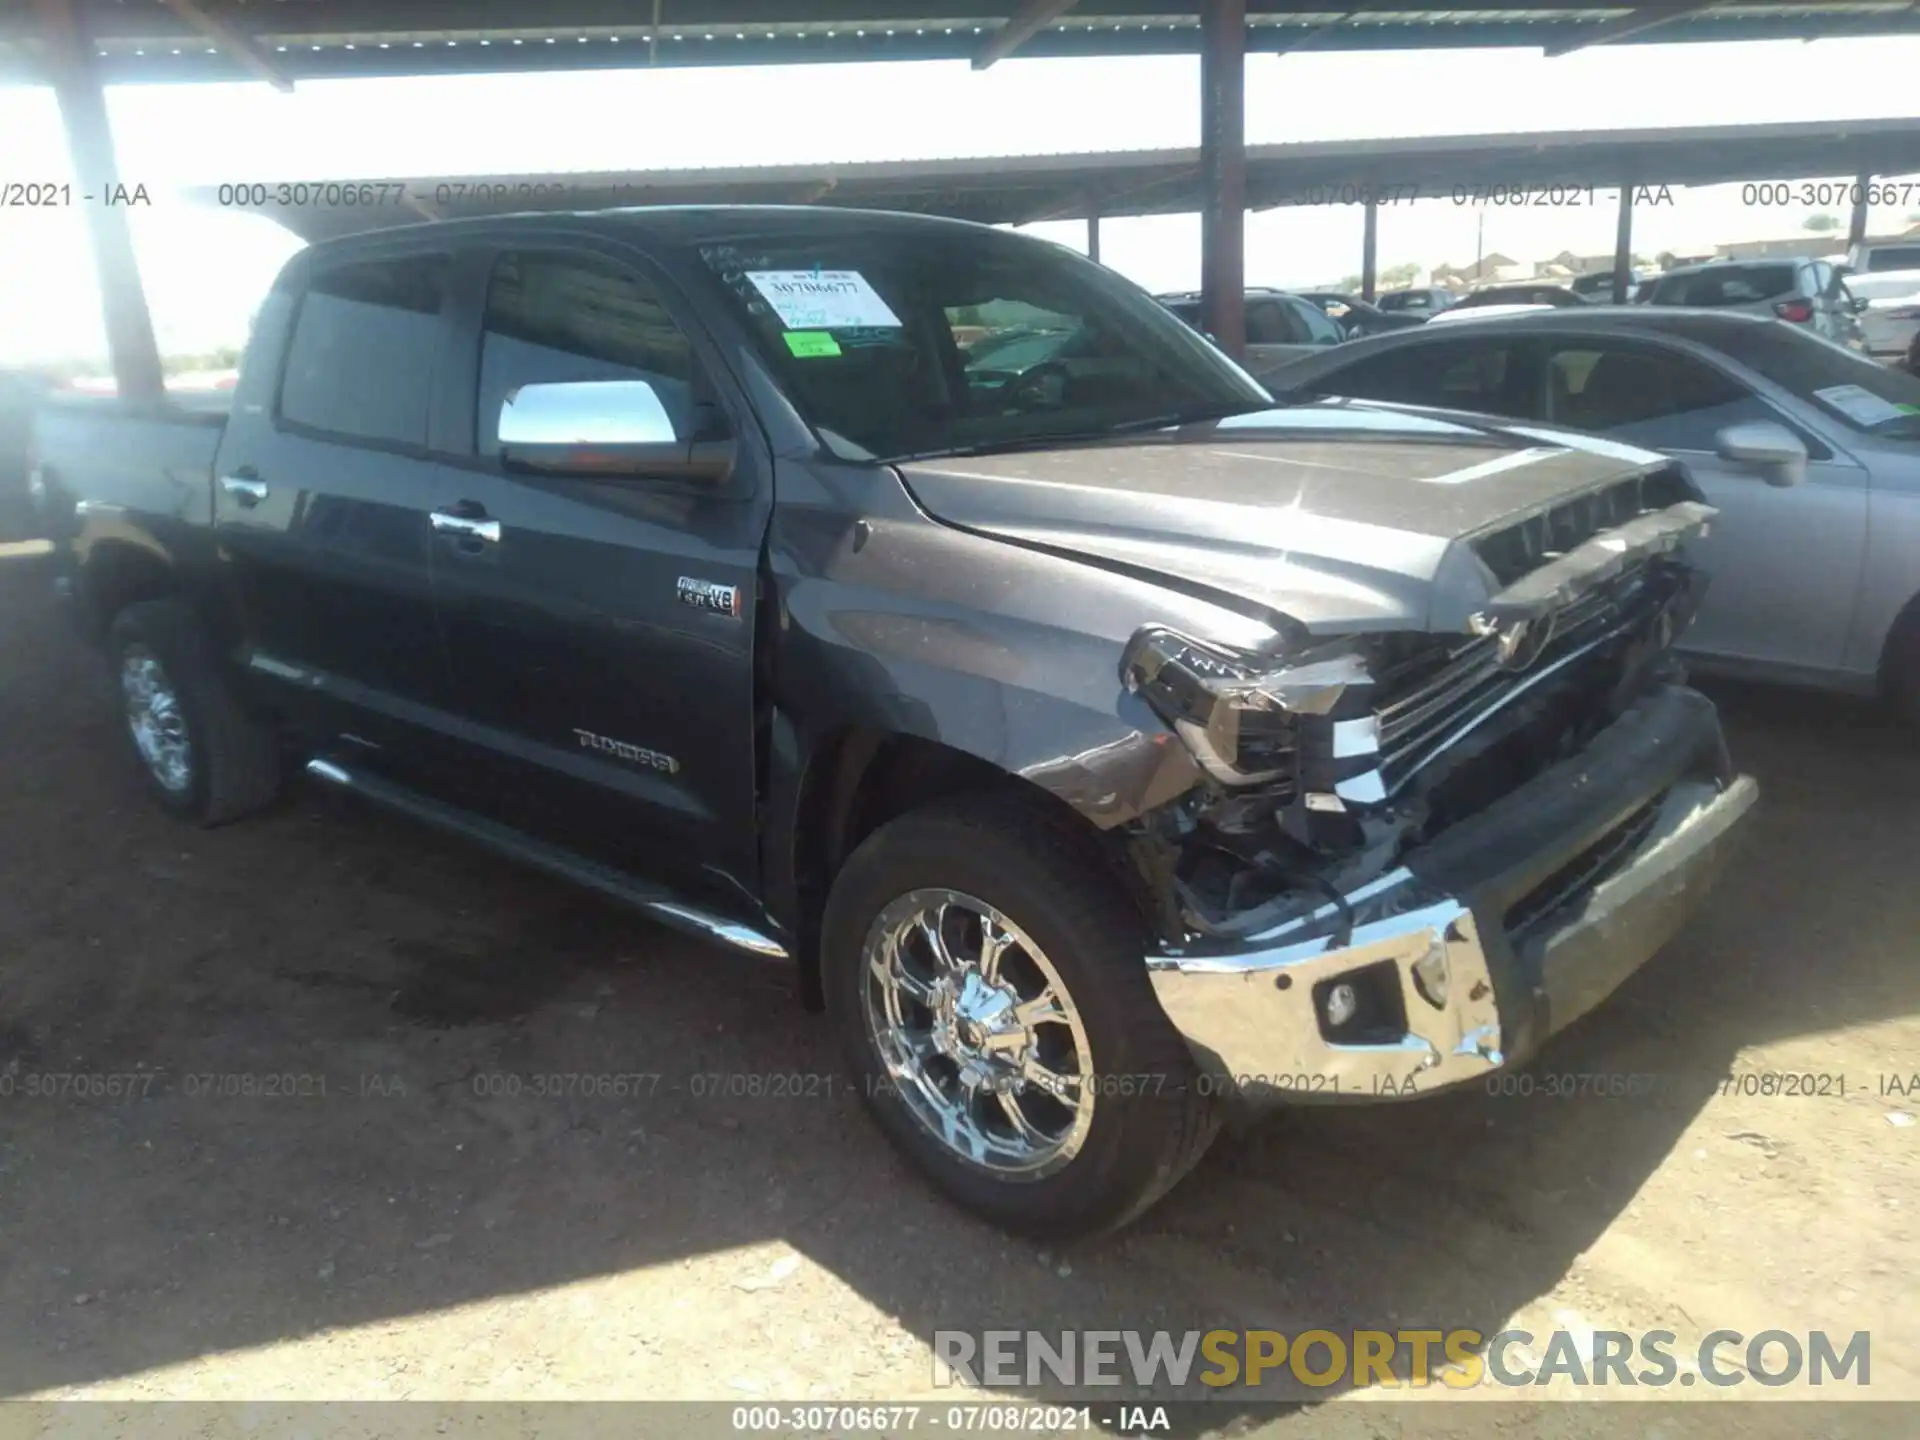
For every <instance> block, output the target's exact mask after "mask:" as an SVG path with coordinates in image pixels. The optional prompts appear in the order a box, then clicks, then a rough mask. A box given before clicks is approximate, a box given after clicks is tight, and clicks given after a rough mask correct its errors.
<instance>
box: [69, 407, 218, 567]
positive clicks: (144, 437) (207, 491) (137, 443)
mask: <svg viewBox="0 0 1920 1440" xmlns="http://www.w3.org/2000/svg"><path fill="white" fill-rule="evenodd" d="M231 399H232V397H231V396H230V395H227V394H218V395H191V396H182V397H179V398H178V399H175V400H170V401H169V402H168V404H166V405H165V406H161V407H154V406H140V407H132V406H128V405H125V404H123V403H122V402H121V401H120V400H119V399H117V398H116V397H113V396H92V395H60V396H55V397H52V398H50V399H49V400H48V401H47V402H46V403H45V404H43V405H42V406H41V407H40V409H39V411H38V412H37V413H36V415H35V416H34V422H33V455H34V457H35V459H36V461H37V463H38V465H39V467H40V476H41V480H42V481H43V483H44V484H45V485H46V487H47V499H48V506H49V511H50V521H51V528H52V529H53V531H54V532H55V534H56V536H57V535H59V534H61V533H63V532H65V533H71V532H70V531H69V530H68V528H67V527H69V526H70V525H71V524H72V517H73V507H74V505H75V503H76V502H79V501H86V502H87V503H88V504H90V505H100V506H117V507H120V508H123V509H126V510H130V511H135V512H138V513H141V514H145V515H149V516H153V517H156V518H160V517H165V518H169V519H173V520H176V521H180V522H183V523H187V524H193V525H205V524H208V523H210V522H211V520H212V515H213V464H214V459H215V456H216V454H217V453H218V451H219V448H220V436H221V434H222V432H223V431H224V430H225V428H226V422H227V416H226V411H227V407H228V405H229V403H230V402H231Z"/></svg>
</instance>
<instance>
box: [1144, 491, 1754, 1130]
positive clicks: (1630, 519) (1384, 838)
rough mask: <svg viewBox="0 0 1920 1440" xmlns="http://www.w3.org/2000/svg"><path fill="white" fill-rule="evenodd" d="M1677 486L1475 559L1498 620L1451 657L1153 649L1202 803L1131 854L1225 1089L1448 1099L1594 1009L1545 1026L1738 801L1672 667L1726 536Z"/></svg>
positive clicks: (1423, 650) (1518, 534) (1161, 701)
mask: <svg viewBox="0 0 1920 1440" xmlns="http://www.w3.org/2000/svg"><path fill="white" fill-rule="evenodd" d="M1669 474H1670V475H1671V476H1672V477H1673V481H1672V483H1671V484H1670V486H1669V488H1667V489H1665V490H1662V489H1661V488H1660V487H1659V486H1658V485H1656V484H1655V483H1653V480H1654V479H1658V478H1659V477H1657V476H1656V477H1653V479H1649V478H1648V477H1640V478H1638V479H1636V480H1634V481H1633V482H1630V483H1629V484H1628V485H1623V486H1617V487H1614V489H1613V490H1611V491H1602V492H1600V493H1599V494H1597V495H1594V496H1588V497H1582V498H1581V499H1580V500H1579V501H1577V502H1575V503H1573V504H1569V505H1564V506H1562V507H1560V508H1559V509H1557V510H1554V511H1549V512H1546V513H1545V514H1543V515H1539V516H1535V517H1531V518H1530V519H1529V520H1527V521H1525V522H1523V523H1522V524H1520V525H1516V526H1511V527H1508V528H1507V529H1504V530H1502V531H1500V532H1498V533H1495V534H1492V535H1489V536H1485V537H1481V538H1480V539H1478V540H1475V541H1473V542H1470V543H1471V544H1472V547H1473V550H1474V554H1475V557H1476V559H1477V561H1478V563H1479V565H1480V566H1481V567H1483V571H1484V574H1485V576H1486V577H1487V579H1488V582H1489V583H1488V587H1487V588H1488V592H1489V598H1488V599H1487V601H1486V603H1485V604H1484V605H1482V606H1480V607H1479V608H1478V609H1477V610H1475V612H1474V613H1473V614H1472V615H1471V616H1470V617H1468V618H1467V621H1466V624H1465V626H1464V627H1463V629H1462V630H1461V631H1460V632H1458V633H1454V634H1431V633H1413V634H1405V633H1402V634H1380V635H1363V636H1352V637H1346V638H1341V639H1335V640H1326V641H1318V642H1313V643H1307V644H1301V643H1298V642H1296V643H1292V644H1289V645H1287V646H1285V647H1284V648H1283V649H1282V650H1280V651H1278V652H1275V653H1264V654H1262V653H1239V652H1233V651H1229V650H1226V649H1222V648H1220V647H1218V646H1215V645H1210V644H1206V643H1203V642H1201V641H1199V640H1196V639H1194V638H1192V637H1189V636H1185V635H1180V634H1176V633H1174V632H1172V631H1170V630H1167V629H1165V628H1161V627H1154V626H1150V627H1147V628H1144V629H1142V630H1141V631H1139V632H1138V633H1137V634H1136V635H1135V636H1134V637H1133V639H1132V640H1131V642H1130V643H1129V644H1128V646H1127V647H1126V651H1125V654H1124V655H1123V658H1122V662H1121V678H1122V681H1123V683H1124V684H1125V685H1126V686H1127V687H1128V688H1129V689H1130V690H1132V691H1133V692H1134V693H1136V694H1138V695H1139V696H1140V697H1141V698H1142V699H1144V700H1145V701H1146V702H1147V703H1148V704H1149V705H1150V706H1151V707H1152V708H1153V710H1154V711H1155V712H1156V713H1157V714H1158V715H1159V716H1160V717H1161V718H1162V719H1163V720H1164V721H1165V723H1166V724H1167V725H1168V726H1169V727H1170V728H1171V729H1172V731H1173V732H1174V733H1175V734H1176V735H1177V736H1179V738H1180V739H1181V741H1182V742H1183V743H1184V745H1185V746H1186V748H1187V749H1188V750H1189V751H1190V752H1191V753H1192V755H1193V757H1194V759H1195V761H1196V763H1197V764H1198V765H1199V767H1200V768H1201V769H1202V770H1203V771H1204V772H1205V774H1206V776H1207V780H1206V782H1205V783H1204V784H1202V785H1200V786H1197V787H1195V788H1194V789H1192V790H1190V791H1188V792H1187V793H1186V794H1185V795H1183V796H1182V797H1181V798H1180V799H1179V800H1178V801H1176V802H1174V803H1171V804H1168V805H1165V806H1162V807H1161V808H1160V809H1158V810H1156V811H1155V812H1153V813H1152V814H1151V815H1149V816H1147V817H1146V818H1145V819H1144V820H1143V821H1141V822H1140V823H1139V824H1138V825H1137V826H1136V827H1135V828H1134V830H1133V833H1132V843H1131V853H1132V856H1133V860H1134V863H1135V865H1136V867H1137V868H1138V869H1139V870H1140V871H1141V872H1142V873H1143V875H1144V877H1145V879H1146V882H1147V885H1146V888H1147V891H1148V893H1149V894H1151V895H1153V896H1154V897H1156V903H1157V904H1158V906H1159V910H1160V913H1159V915H1158V917H1157V919H1158V928H1159V932H1160V947H1159V950H1158V951H1157V953H1156V954H1154V955H1151V956H1149V957H1148V965H1149V967H1150V969H1151V970H1152V972H1153V975H1154V980H1155V985H1156V989H1157V991H1158V993H1159V994H1160V997H1161V999H1162V1003H1163V1004H1164V1005H1165V1006H1166V1008H1167V1009H1168V1012H1169V1014H1170V1016H1172V1018H1173V1019H1174V1021H1175V1023H1176V1024H1178V1025H1180V1027H1181V1028H1182V1030H1183V1031H1184V1032H1185V1033H1186V1034H1187V1035H1188V1038H1189V1040H1190V1041H1191V1042H1192V1043H1193V1044H1194V1048H1195V1050H1196V1051H1197V1052H1198V1053H1200V1055H1201V1056H1202V1058H1203V1060H1205V1061H1208V1062H1209V1063H1210V1064H1211V1066H1212V1068H1213V1069H1215V1070H1216V1071H1219V1072H1222V1073H1224V1074H1226V1075H1229V1076H1232V1077H1235V1078H1236V1080H1237V1082H1238V1084H1239V1088H1241V1089H1242V1090H1249V1091H1253V1092H1278V1093H1280V1094H1282V1095H1284V1094H1289V1093H1298V1094H1302V1095H1305V1096H1308V1097H1310V1096H1311V1095H1313V1094H1315V1093H1323V1094H1324V1093H1337V1092H1339V1091H1341V1090H1342V1089H1348V1090H1353V1091H1357V1092H1362V1093H1364V1092H1366V1091H1368V1090H1369V1089H1370V1090H1371V1091H1372V1092H1373V1093H1379V1094H1384V1093H1389V1092H1391V1093H1401V1091H1402V1090H1403V1088H1404V1087H1407V1086H1410V1085H1412V1084H1413V1083H1414V1082H1415V1081H1416V1080H1418V1081H1419V1082H1420V1083H1421V1084H1422V1085H1423V1087H1431V1086H1432V1085H1434V1084H1439V1083H1451V1082H1455V1081H1458V1080H1461V1079H1465V1078H1469V1077H1471V1076H1472V1075H1474V1074H1483V1073H1485V1071H1486V1070H1487V1069H1488V1068H1489V1067H1491V1066H1494V1065H1498V1064H1501V1063H1503V1062H1504V1061H1506V1060H1509V1059H1511V1058H1513V1057H1514V1056H1515V1055H1516V1054H1517V1053H1520V1052H1522V1051H1524V1050H1526V1049H1530V1048H1532V1046H1533V1045H1534V1044H1536V1043H1538V1040H1539V1039H1540V1038H1543V1037H1544V1035H1545V1034H1546V1033H1548V1032H1549V1031H1550V1030H1552V1029H1557V1028H1558V1027H1559V1026H1560V1025H1561V1024H1564V1023H1565V1022H1566V1021H1567V1020H1568V1019H1570V1018H1572V1015H1571V1013H1570V1011H1569V1003H1570V1002H1569V999H1568V997H1570V996H1571V995H1572V994H1574V993H1576V992H1578V993H1580V994H1589V992H1592V991H1594V989H1595V988H1596V982H1595V977H1594V975H1593V974H1592V973H1586V974H1583V975H1581V976H1579V977H1575V979H1574V980H1573V981H1571V982H1569V983H1570V985H1571V988H1568V987H1566V986H1562V987H1560V988H1561V990H1562V998H1561V1000H1560V1002H1559V1003H1558V1004H1556V1005H1555V1006H1553V1008H1552V1009H1551V1012H1550V1011H1549V1006H1548V999H1549V997H1548V995H1547V991H1548V990H1549V989H1550V988H1553V987H1550V986H1549V985H1548V980H1549V979H1550V978H1551V976H1550V974H1549V972H1550V970H1551V969H1552V967H1551V966H1550V965H1549V963H1548V953H1547V952H1548V951H1549V950H1552V949H1554V948H1555V944H1556V943H1561V942H1564V941H1565V940H1566V939H1567V936H1566V935H1562V934H1561V931H1563V930H1566V929H1567V927H1568V926H1570V925H1574V926H1575V928H1577V925H1576V921H1577V916H1578V912H1579V909H1580V907H1581V906H1582V905H1583V904H1587V903H1588V902H1590V901H1592V900H1593V898H1594V897H1595V895H1596V894H1597V892H1598V891H1600V890H1601V889H1603V888H1605V887H1606V886H1607V885H1609V884H1610V883H1612V882H1616V881H1619V880H1620V879H1621V878H1622V877H1623V875H1624V874H1625V872H1626V871H1628V870H1630V869H1634V868H1635V867H1636V866H1638V865H1640V864H1642V863H1643V862H1644V861H1645V860H1646V859H1647V858H1648V856H1649V854H1650V852H1651V851H1652V850H1653V849H1655V848H1658V845H1659V844H1660V843H1663V842H1664V841H1665V840H1669V839H1672V838H1674V836H1676V835H1678V834H1679V833H1680V832H1681V831H1683V830H1688V829H1689V827H1691V828H1692V831H1693V833H1694V838H1695V839H1696V840H1698V839H1699V838H1700V834H1701V833H1703V832H1699V831H1698V827H1697V824H1695V822H1696V821H1697V819H1698V815H1697V814H1696V812H1697V811H1698V810H1699V809H1700V808H1701V806H1703V805H1705V806H1711V805H1712V804H1714V803H1717V802H1718V801H1719V800H1721V799H1723V798H1725V796H1726V795H1728V794H1730V793H1731V791H1730V790H1729V789H1728V786H1729V785H1730V783H1731V781H1732V776H1731V774H1730V772H1729V771H1728V768H1727V765H1726V759H1725V752H1724V747H1723V746H1722V745H1721V742H1720V738H1719V728H1718V722H1717V718H1715V717H1714V716H1713V713H1712V707H1711V705H1709V704H1707V702H1705V701H1704V700H1703V699H1701V698H1700V697H1698V696H1696V695H1694V694H1693V692H1691V691H1687V690H1685V689H1684V688H1682V687H1681V686H1680V683H1679V682H1680V676H1679V673H1678V670H1677V667H1676V666H1675V664H1674V662H1673V661H1672V659H1671V658H1670V646H1671V643H1672V641H1673V639H1674V637H1675V636H1676V635H1677V634H1678V633H1679V632H1680V631H1681V630H1683V629H1684V628H1685V626H1686V624H1687V622H1688V620H1689V619H1690V618H1691V616H1692V613H1693V610H1694V607H1695V605H1696V604H1697V602H1698V598H1699V590H1700V588H1701V585H1700V580H1699V577H1698V575H1697V572H1696V571H1694V570H1693V569H1692V568H1691V567H1690V566H1688V565H1687V564H1686V562H1685V560H1684V558H1683V557H1682V555H1681V554H1680V553H1679V547H1680V546H1681V545H1682V544H1683V542H1684V541H1685V540H1686V539H1687V538H1689V537H1690V536H1692V535H1695V534H1698V533H1700V531H1701V530H1702V529H1703V527H1704V526H1705V525H1706V523H1707V521H1708V520H1709V519H1710V517H1711V516H1712V514H1713V511H1712V510H1711V509H1710V508H1709V507H1707V506H1705V505H1703V504H1701V503H1699V501H1698V500H1697V498H1693V497H1694V495H1695V493H1696V492H1693V491H1692V490H1691V487H1690V486H1688V485H1687V484H1686V482H1685V481H1684V477H1680V476H1679V473H1678V472H1677V471H1675V472H1669ZM1649 727H1651V728H1649ZM1608 767H1610V768H1608ZM1602 768H1606V769H1607V773H1608V775H1609V777H1610V778H1609V780H1608V781H1607V784H1608V786H1609V787H1610V788H1609V789H1608V790H1607V792H1606V793H1602V791H1601V789H1599V788H1597V787H1598V785H1599V781H1598V780H1597V779H1596V778H1595V777H1596V776H1597V775H1598V774H1599V772H1600V770H1601V769H1602ZM1616 772H1617V773H1616ZM1743 783H1744V785H1745V786H1746V790H1747V791H1749V792H1750V791H1751V782H1750V781H1748V782H1743ZM1703 787H1704V788H1703ZM1750 803H1751V795H1750V793H1746V794H1744V798H1742V799H1741V800H1740V801H1739V802H1738V804H1737V805H1736V806H1735V809H1734V810H1733V811H1731V812H1728V813H1726V814H1723V815H1722V816H1721V821H1722V823H1721V825H1720V827H1719V828H1720V829H1725V828H1726V827H1727V826H1728V825H1730V824H1731V823H1732V820H1733V819H1737V818H1738V814H1739V813H1743V812H1744V810H1745V808H1746V806H1747V804H1750ZM1716 833H1718V832H1717V831H1716ZM1689 853H1691V852H1689ZM1669 858H1670V859H1671V858H1673V857H1671V856H1670V857H1669ZM1703 863H1704V862H1703ZM1714 863H1716V864H1717V863H1718V862H1717V860H1715V862H1714ZM1641 878H1642V879H1643V880H1645V879H1648V878H1649V877H1648V876H1645V875H1643V876H1642V877H1641ZM1673 908H1674V907H1673V906H1671V905H1669V906H1668V907H1667V909H1668V910H1673ZM1668 921H1671V924H1677V923H1678V920H1677V918H1675V916H1674V915H1672V914H1664V915H1662V916H1660V917H1655V918H1654V919H1650V920H1646V921H1645V923H1644V924H1643V925H1642V927H1641V928H1642V930H1644V931H1645V934H1641V933H1640V932H1639V931H1636V932H1635V935H1634V937H1629V938H1628V940H1627V944H1626V949H1628V950H1633V951H1634V952H1635V953H1634V954H1632V955H1627V954H1626V953H1625V951H1624V950H1622V949H1621V947H1619V946H1615V947H1614V948H1613V953H1610V954H1609V955H1608V957H1607V958H1606V959H1605V960H1604V961H1602V962H1598V963H1599V965H1600V968H1602V969H1606V970H1608V971H1609V972H1610V973H1611V975H1612V979H1611V982H1610V983H1607V984H1605V985H1604V986H1603V987H1601V988H1599V990H1598V994H1597V995H1593V996H1591V998H1589V999H1588V1000H1587V1001H1586V1003H1588V1004H1590V1003H1595V1001H1597V998H1599V997H1601V996H1604V994H1605V993H1607V992H1608V991H1609V990H1611V988H1612V984H1614V983H1618V980H1619V978H1622V977H1623V976H1624V974H1625V973H1627V972H1628V971H1630V970H1631V969H1632V968H1634V967H1637V965H1638V964H1639V963H1641V962H1642V961H1644V960H1645V959H1646V958H1647V956H1648V955H1650V954H1651V953H1652V950H1653V949H1657V948H1658V944H1659V943H1661V942H1662V941H1664V939H1665V935H1666V933H1668V932H1669V931H1670V929H1671V924H1667V922H1668ZM1663 926H1665V927H1666V928H1665V929H1663V928H1662V927H1663ZM1615 928H1616V929H1618V928H1619V927H1617V926H1616V927H1615ZM1655 931H1659V932H1660V933H1659V935H1658V938H1657V939H1654V940H1652V941H1651V944H1650V945H1649V944H1648V943H1646V941H1647V936H1649V935H1652V934H1653V933H1654V932H1655ZM1556 936H1558V937H1559V939H1558V941H1556V938H1555V937H1556ZM1622 967H1624V968H1622ZM1593 968H1594V966H1593V964H1589V965H1588V967H1587V969H1588V971H1589V972H1591V971H1592V970H1593Z"/></svg>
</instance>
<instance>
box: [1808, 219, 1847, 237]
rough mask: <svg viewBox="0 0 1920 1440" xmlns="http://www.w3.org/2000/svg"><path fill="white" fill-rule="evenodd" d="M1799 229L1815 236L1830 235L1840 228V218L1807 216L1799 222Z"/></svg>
mask: <svg viewBox="0 0 1920 1440" xmlns="http://www.w3.org/2000/svg"><path fill="white" fill-rule="evenodd" d="M1800 228H1801V229H1802V230H1807V231H1811V232H1812V233H1813V234H1815V235H1831V234H1832V233H1833V232H1834V231H1836V230H1838V229H1839V228H1840V217H1839V216H1838V215H1809V216H1808V217H1807V218H1806V219H1805V220H1802V221H1801V222H1800Z"/></svg>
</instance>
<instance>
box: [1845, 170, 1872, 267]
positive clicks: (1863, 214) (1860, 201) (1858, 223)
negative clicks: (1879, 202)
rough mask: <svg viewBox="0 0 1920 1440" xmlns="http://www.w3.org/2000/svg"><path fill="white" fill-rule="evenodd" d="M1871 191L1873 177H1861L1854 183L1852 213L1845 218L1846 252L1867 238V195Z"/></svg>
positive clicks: (1849, 251)
mask: <svg viewBox="0 0 1920 1440" xmlns="http://www.w3.org/2000/svg"><path fill="white" fill-rule="evenodd" d="M1872 189H1873V177H1872V176H1871V175H1862V176H1860V177H1859V179H1857V180H1855V181H1854V190H1853V213H1852V214H1851V215H1849V216H1848V217H1847V251H1848V253H1849V254H1851V253H1852V251H1853V247H1854V246H1856V245H1858V244H1860V243H1861V242H1862V241H1863V240H1865V239H1866V238H1867V195H1868V193H1869V192H1870V191H1871V190H1872Z"/></svg>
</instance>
